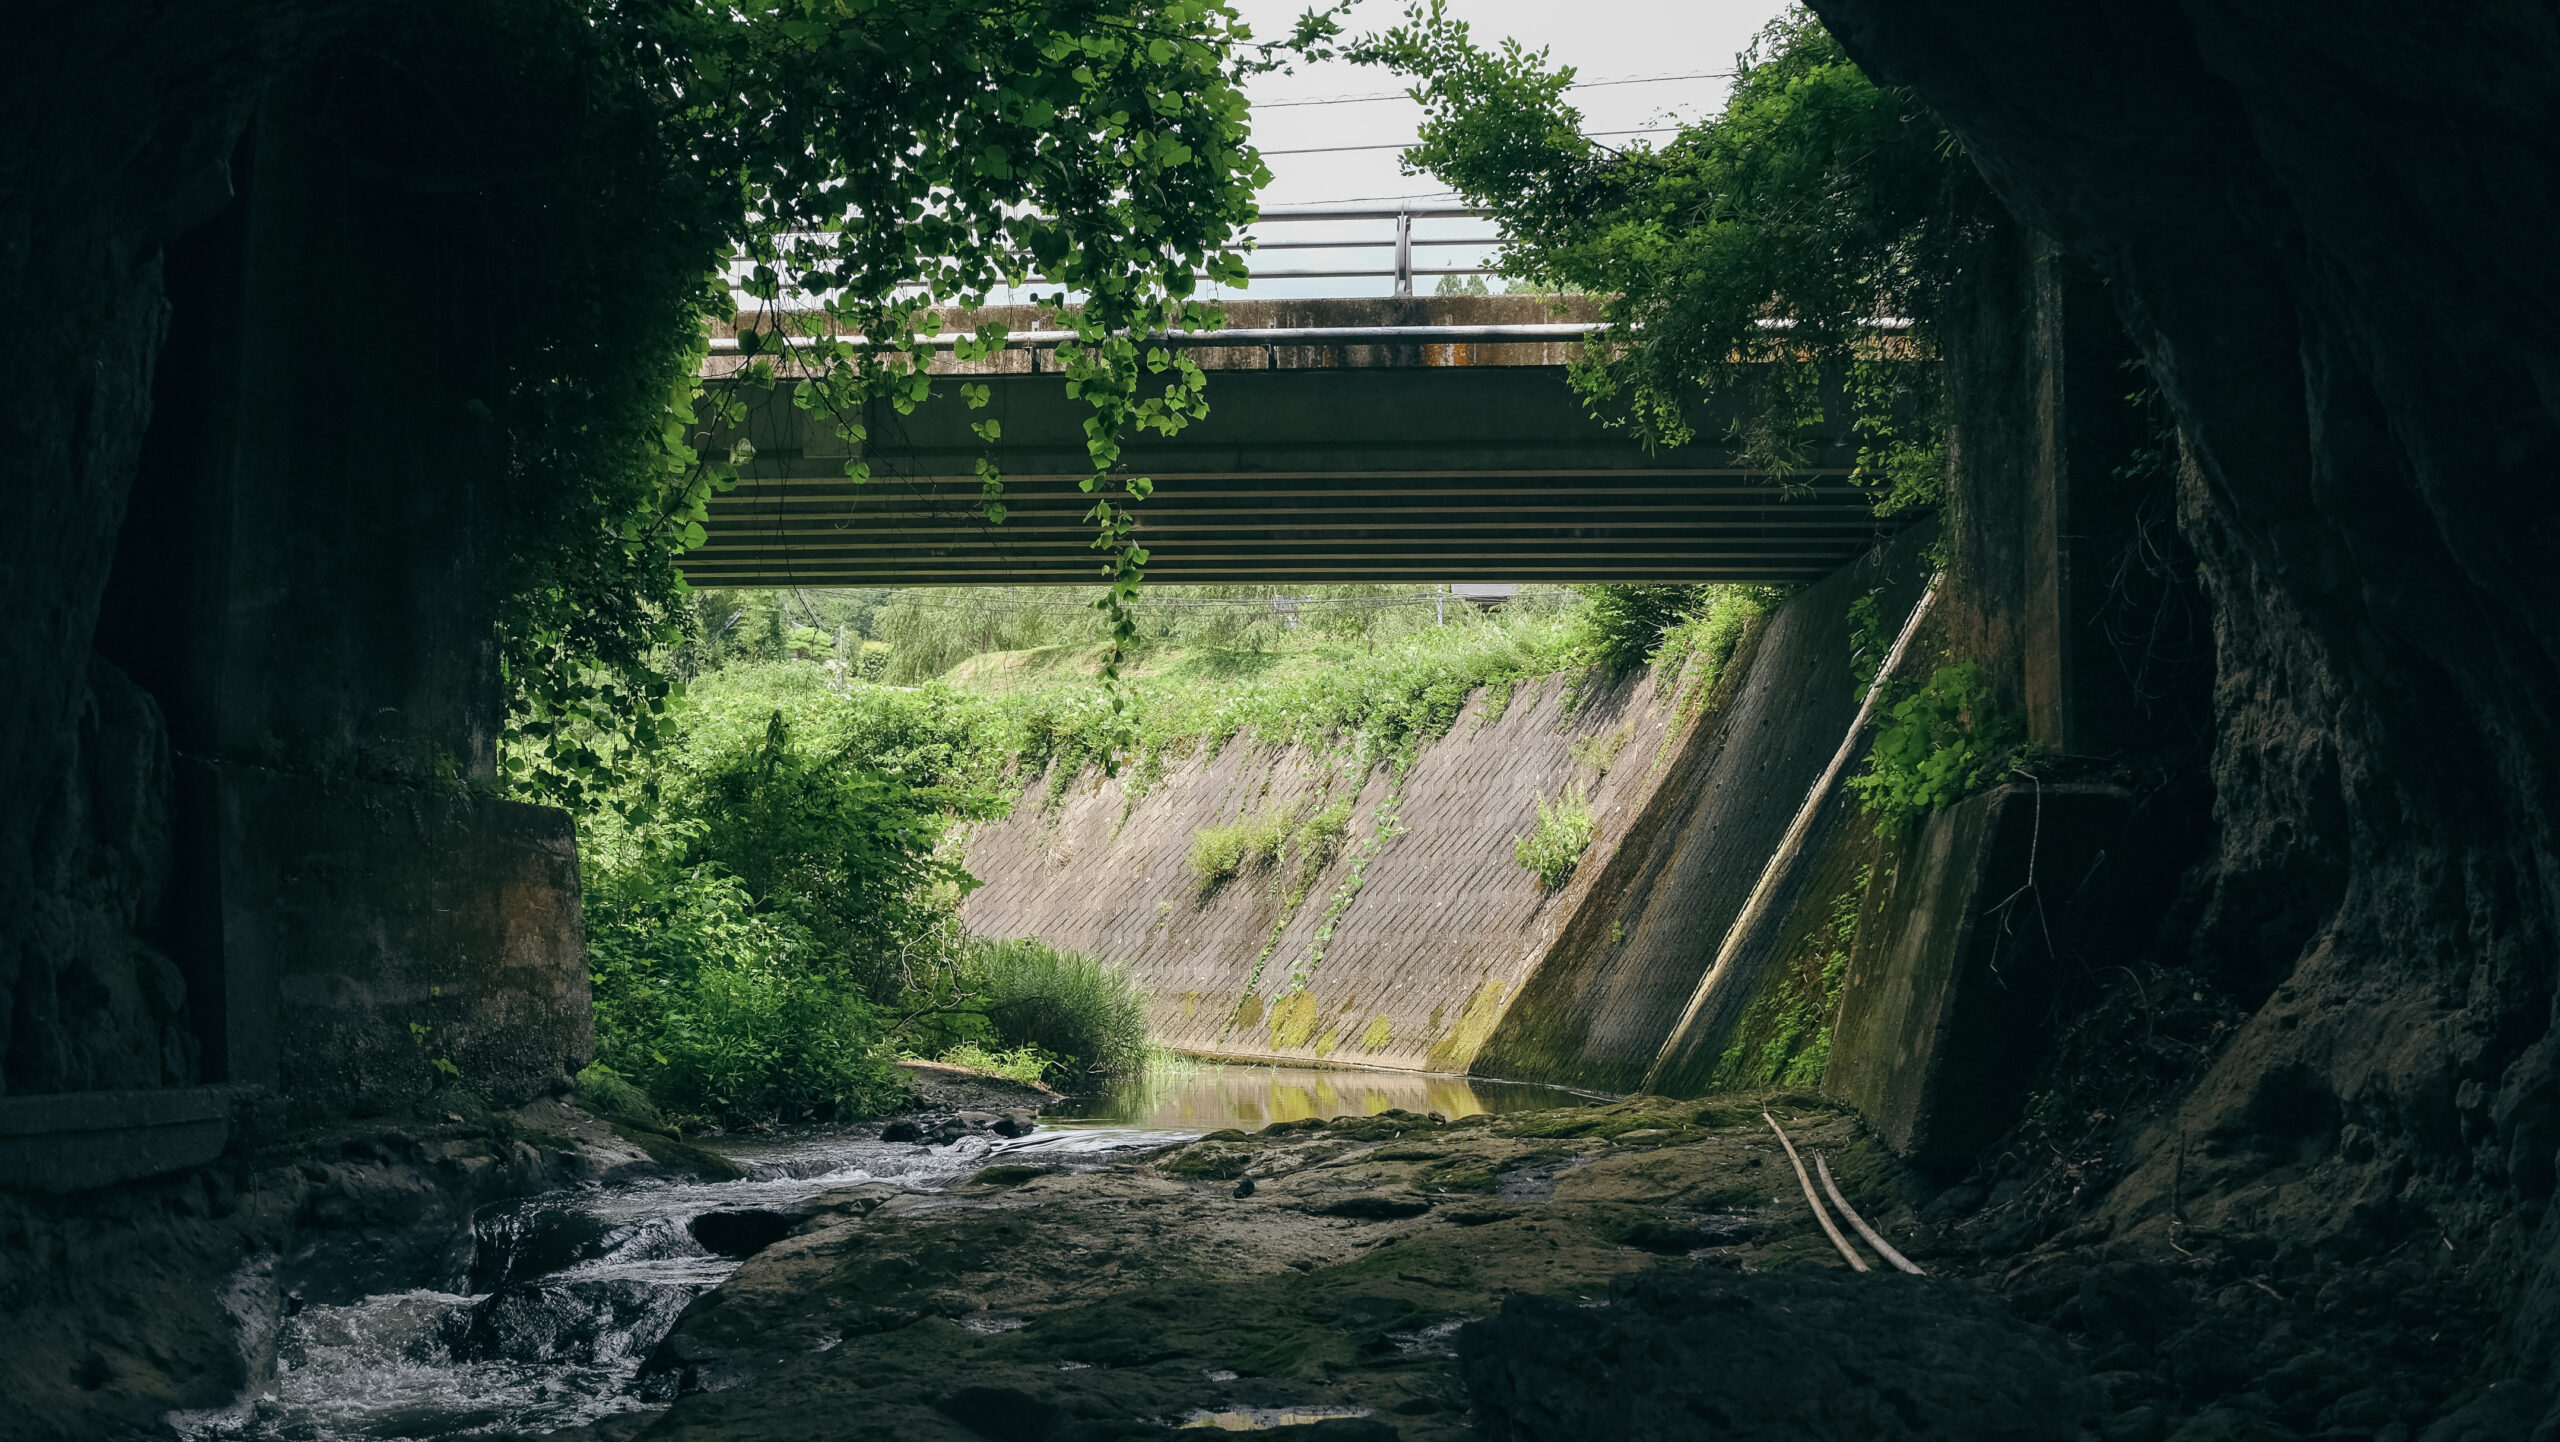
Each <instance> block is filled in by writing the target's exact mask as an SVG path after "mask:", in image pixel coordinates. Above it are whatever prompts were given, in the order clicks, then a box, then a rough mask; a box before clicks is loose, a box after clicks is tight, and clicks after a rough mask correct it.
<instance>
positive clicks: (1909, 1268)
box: [1813, 1152, 1929, 1277]
mask: <svg viewBox="0 0 2560 1442" xmlns="http://www.w3.org/2000/svg"><path fill="white" fill-rule="evenodd" d="M1813 1169H1814V1170H1815V1171H1817V1172H1820V1173H1821V1174H1822V1189H1823V1190H1824V1191H1826V1192H1828V1193H1830V1194H1831V1200H1832V1203H1833V1204H1834V1205H1836V1206H1838V1207H1839V1208H1840V1215H1842V1216H1844V1217H1847V1218H1848V1219H1849V1225H1850V1226H1853V1227H1855V1228H1857V1229H1858V1235H1859V1236H1862V1237H1864V1238H1866V1239H1867V1245H1868V1246H1870V1247H1873V1248H1875V1249H1876V1255H1877V1256H1879V1257H1882V1258H1884V1259H1885V1260H1886V1261H1888V1262H1891V1263H1893V1264H1894V1265H1895V1266H1897V1267H1900V1268H1901V1269H1902V1270H1904V1271H1906V1272H1909V1273H1910V1274H1911V1275H1913V1276H1915V1277H1925V1276H1927V1275H1929V1274H1928V1273H1926V1272H1924V1271H1921V1270H1920V1269H1919V1268H1918V1267H1917V1266H1914V1265H1913V1264H1912V1261H1911V1259H1910V1258H1909V1257H1906V1256H1904V1255H1902V1254H1901V1253H1900V1252H1897V1251H1895V1250H1894V1249H1893V1243H1891V1242H1888V1241H1886V1240H1885V1239H1884V1237H1883V1236H1882V1235H1881V1234H1879V1233H1878V1232H1877V1231H1876V1229H1875V1228H1873V1227H1870V1226H1868V1225H1867V1219H1866V1218H1864V1217H1862V1216H1859V1215H1858V1209H1857V1208H1856V1207H1853V1206H1850V1205H1849V1199H1848V1198H1847V1197H1844V1196H1842V1195H1840V1184H1839V1183H1838V1182H1835V1181H1833V1180H1831V1159H1830V1158H1829V1157H1826V1156H1824V1155H1823V1154H1822V1153H1820V1152H1815V1153H1814V1154H1813Z"/></svg>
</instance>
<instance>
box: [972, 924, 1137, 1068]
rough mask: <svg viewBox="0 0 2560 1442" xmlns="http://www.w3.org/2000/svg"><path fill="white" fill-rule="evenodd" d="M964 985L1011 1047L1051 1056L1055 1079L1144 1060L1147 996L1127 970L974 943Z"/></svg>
mask: <svg viewBox="0 0 2560 1442" xmlns="http://www.w3.org/2000/svg"><path fill="white" fill-rule="evenodd" d="M960 976H961V983H960V984H961V986H962V987H963V989H964V990H965V991H966V992H967V993H968V994H969V995H970V996H971V998H972V1005H973V1006H974V1007H975V1008H976V1009H977V1010H978V1011H979V1012H980V1013H981V1014H982V1015H984V1016H985V1017H986V1019H987V1024H988V1026H989V1027H990V1028H991V1029H992V1030H993V1031H994V1032H995V1035H996V1037H997V1039H998V1041H999V1042H1000V1043H1001V1044H1002V1045H1003V1046H1006V1047H1013V1048H1021V1047H1034V1048H1037V1049H1038V1050H1039V1051H1040V1052H1042V1053H1044V1054H1045V1055H1047V1056H1048V1057H1049V1058H1051V1061H1050V1065H1049V1074H1050V1075H1051V1076H1052V1077H1066V1076H1076V1075H1087V1076H1117V1075H1126V1074H1128V1073H1130V1072H1134V1071H1137V1070H1139V1069H1140V1068H1142V1067H1144V1066H1145V1065H1146V1062H1147V999H1146V994H1145V993H1144V992H1141V991H1140V990H1139V989H1138V987H1137V984H1136V983H1135V982H1133V981H1131V980H1130V979H1129V974H1128V970H1127V969H1126V968H1125V967H1120V966H1114V965H1109V964H1106V963H1104V962H1102V961H1099V960H1096V959H1095V958H1093V957H1090V956H1085V955H1083V954H1081V953H1078V952H1072V951H1060V950H1058V949H1057V948H1055V947H1052V946H1049V945H1046V944H1045V943H1042V942H1039V941H1034V940H1031V939H1028V938H1025V939H1023V940H1021V941H988V940H985V939H983V938H972V939H971V941H970V942H969V944H968V949H967V954H966V957H965V959H964V960H963V961H962V962H961V969H960Z"/></svg>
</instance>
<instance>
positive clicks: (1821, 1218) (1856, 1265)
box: [1760, 1112, 1875, 1272]
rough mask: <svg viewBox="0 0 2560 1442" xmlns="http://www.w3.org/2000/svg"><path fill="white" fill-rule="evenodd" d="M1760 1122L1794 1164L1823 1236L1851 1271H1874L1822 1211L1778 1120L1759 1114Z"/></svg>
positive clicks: (1792, 1144)
mask: <svg viewBox="0 0 2560 1442" xmlns="http://www.w3.org/2000/svg"><path fill="white" fill-rule="evenodd" d="M1760 1120H1762V1121H1764V1122H1767V1123H1768V1124H1769V1130H1771V1131H1773V1132H1776V1133H1777V1134H1778V1145H1780V1146H1782V1147H1785V1148H1786V1149H1787V1160H1788V1161H1791V1162H1793V1163H1795V1167H1796V1182H1797V1184H1798V1185H1800V1186H1802V1187H1803V1188H1804V1200H1805V1205H1807V1206H1809V1207H1811V1208H1813V1219H1814V1220H1815V1221H1817V1222H1820V1223H1822V1233H1823V1235H1824V1236H1827V1237H1829V1238H1830V1239H1831V1245H1833V1246H1835V1247H1838V1248H1839V1249H1840V1255H1841V1256H1844V1257H1846V1258H1848V1259H1849V1269H1850V1270H1851V1271H1856V1272H1872V1271H1874V1270H1875V1269H1874V1268H1873V1267H1870V1266H1868V1265H1867V1263H1866V1260H1865V1259H1864V1258H1862V1257H1860V1256H1859V1255H1858V1249H1857V1248H1855V1247H1852V1246H1850V1245H1849V1239H1848V1238H1847V1237H1844V1236H1842V1235H1840V1224H1839V1223H1837V1222H1834V1221H1833V1220H1831V1214H1830V1213H1829V1212H1827V1211H1824V1210H1823V1207H1822V1198H1820V1197H1817V1196H1815V1195H1814V1194H1813V1178H1812V1177H1811V1176H1809V1175H1807V1174H1806V1172H1805V1169H1804V1158H1802V1157H1800V1156H1797V1155H1796V1144H1795V1143H1793V1142H1791V1141H1788V1140H1787V1129H1786V1128H1785V1127H1782V1126H1780V1125H1778V1119H1777V1118H1776V1117H1773V1116H1771V1115H1769V1114H1768V1113H1767V1112H1762V1113H1761V1114H1760Z"/></svg>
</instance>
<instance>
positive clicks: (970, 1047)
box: [913, 1041, 1058, 1086]
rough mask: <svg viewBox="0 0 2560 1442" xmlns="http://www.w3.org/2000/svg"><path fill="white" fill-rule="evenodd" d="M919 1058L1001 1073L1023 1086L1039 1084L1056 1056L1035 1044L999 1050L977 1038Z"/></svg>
mask: <svg viewBox="0 0 2560 1442" xmlns="http://www.w3.org/2000/svg"><path fill="white" fill-rule="evenodd" d="M913 1059H914V1060H918V1061H938V1062H940V1063H942V1064H943V1065H944V1066H961V1067H967V1068H968V1069H969V1070H971V1071H974V1072H984V1073H986V1074H987V1075H988V1076H1000V1077H1003V1078H1004V1079H1005V1080H1006V1081H1017V1082H1021V1083H1023V1084H1024V1085H1025V1086H1039V1085H1041V1084H1042V1082H1043V1081H1044V1080H1045V1079H1046V1078H1047V1077H1048V1075H1049V1073H1050V1072H1051V1071H1053V1070H1055V1069H1056V1067H1057V1065H1058V1058H1056V1057H1054V1056H1051V1055H1049V1054H1048V1053H1047V1052H1045V1051H1042V1050H1041V1049H1040V1048H1038V1047H1036V1046H1018V1047H1014V1048H1011V1049H1010V1050H998V1049H996V1048H993V1047H990V1046H988V1045H987V1044H986V1043H984V1042H980V1041H964V1042H960V1043H957V1044H956V1045H953V1046H949V1047H945V1048H944V1049H943V1052H942V1055H940V1056H937V1057H915V1058H913Z"/></svg>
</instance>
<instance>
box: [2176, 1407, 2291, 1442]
mask: <svg viewBox="0 0 2560 1442" xmlns="http://www.w3.org/2000/svg"><path fill="white" fill-rule="evenodd" d="M2301 1438H2302V1434H2301V1433H2299V1432H2296V1431H2294V1430H2293V1429H2292V1428H2290V1427H2287V1426H2285V1425H2284V1424H2283V1423H2280V1422H2272V1421H2269V1420H2268V1419H2267V1418H2264V1417H2261V1416H2259V1415H2258V1414H2257V1413H2255V1412H2244V1411H2242V1410H2240V1409H2239V1408H2237V1407H2208V1408H2206V1409H2205V1410H2203V1411H2201V1412H2198V1413H2197V1414H2196V1415H2194V1416H2193V1417H2190V1418H2188V1419H2187V1422H2186V1425H2185V1426H2183V1427H2180V1428H2179V1429H2178V1430H2177V1431H2175V1432H2172V1433H2170V1434H2169V1442H2301Z"/></svg>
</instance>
